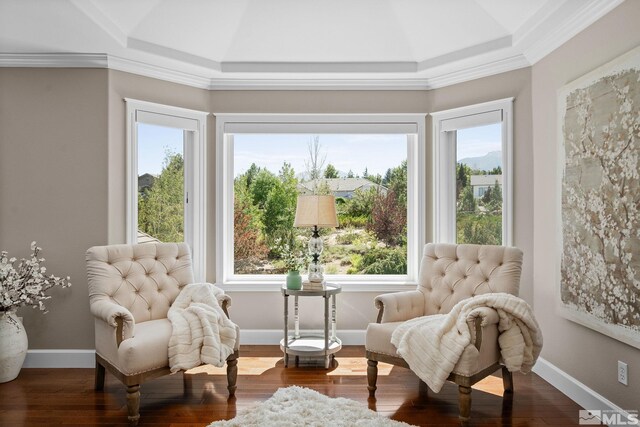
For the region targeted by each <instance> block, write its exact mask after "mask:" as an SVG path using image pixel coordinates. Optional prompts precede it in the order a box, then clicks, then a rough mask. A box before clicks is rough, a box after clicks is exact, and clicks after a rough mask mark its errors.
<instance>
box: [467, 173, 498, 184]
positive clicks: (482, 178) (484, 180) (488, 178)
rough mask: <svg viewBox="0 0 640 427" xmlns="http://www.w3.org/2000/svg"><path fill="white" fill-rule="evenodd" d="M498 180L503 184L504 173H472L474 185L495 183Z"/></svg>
mask: <svg viewBox="0 0 640 427" xmlns="http://www.w3.org/2000/svg"><path fill="white" fill-rule="evenodd" d="M496 181H498V185H502V175H471V186H472V187H476V186H483V187H484V186H490V185H495V184H496Z"/></svg>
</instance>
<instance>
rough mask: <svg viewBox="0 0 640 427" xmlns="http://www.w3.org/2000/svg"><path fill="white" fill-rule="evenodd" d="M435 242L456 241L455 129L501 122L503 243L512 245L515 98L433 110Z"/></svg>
mask: <svg viewBox="0 0 640 427" xmlns="http://www.w3.org/2000/svg"><path fill="white" fill-rule="evenodd" d="M431 116H432V119H433V120H432V124H433V126H432V128H433V158H434V180H433V194H434V201H435V203H434V215H433V218H434V224H433V230H434V241H435V242H441V243H455V242H456V200H455V194H456V176H455V175H456V174H455V166H456V148H457V147H456V145H457V144H456V139H455V136H456V132H455V131H456V130H459V129H466V128H470V127H476V126H482V125H487V124H492V123H501V124H502V197H503V203H502V244H503V245H504V246H512V245H513V98H505V99H499V100H496V101H490V102H485V103H482V104H476V105H470V106H467V107H461V108H455V109H451V110H446V111H439V112H436V113H431Z"/></svg>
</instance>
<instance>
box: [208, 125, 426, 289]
mask: <svg viewBox="0 0 640 427" xmlns="http://www.w3.org/2000/svg"><path fill="white" fill-rule="evenodd" d="M213 114H214V116H215V117H216V182H217V184H216V206H217V207H216V236H218V239H217V241H216V283H217V284H218V285H219V286H221V287H223V288H224V289H227V290H233V291H254V292H255V291H269V292H272V291H274V290H277V289H279V287H280V286H281V285H282V283H284V279H285V276H284V275H282V274H281V275H275V274H274V275H235V274H234V273H233V180H234V171H233V160H234V158H233V133H305V134H307V133H309V134H314V133H320V134H321V133H364V134H366V133H369V134H375V133H407V134H411V135H415V136H414V137H409V138H408V140H407V150H408V151H407V174H408V177H407V194H408V195H409V197H408V201H407V237H408V239H407V240H408V242H407V275H397V276H395V275H385V276H381V275H331V276H329V277H328V278H327V280H329V281H331V282H335V283H339V284H342V285H348V286H345V287H344V288H343V290H345V291H394V290H396V291H397V290H404V289H415V286H416V284H417V281H418V270H419V262H420V255H421V254H422V247H423V245H424V242H425V226H426V224H425V220H424V218H425V215H424V213H425V196H424V195H425V193H426V192H425V186H426V180H425V153H426V150H425V117H426V114H224V113H213ZM399 129H407V130H408V129H412V130H411V131H410V132H404V131H402V132H400V131H398V130H399Z"/></svg>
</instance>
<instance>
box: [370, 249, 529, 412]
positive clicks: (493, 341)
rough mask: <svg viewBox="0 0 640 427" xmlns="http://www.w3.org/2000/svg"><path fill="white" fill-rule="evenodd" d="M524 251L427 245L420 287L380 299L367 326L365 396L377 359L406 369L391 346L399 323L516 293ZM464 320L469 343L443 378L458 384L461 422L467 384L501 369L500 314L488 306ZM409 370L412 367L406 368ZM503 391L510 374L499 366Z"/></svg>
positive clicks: (468, 393) (372, 383) (468, 398)
mask: <svg viewBox="0 0 640 427" xmlns="http://www.w3.org/2000/svg"><path fill="white" fill-rule="evenodd" d="M521 268H522V251H520V250H519V249H517V248H509V247H504V246H481V245H454V244H433V243H430V244H427V245H426V246H425V247H424V255H423V257H422V261H421V264H420V276H419V282H418V288H417V289H416V290H414V291H407V292H397V293H392V294H384V295H379V296H378V297H376V299H375V305H376V307H377V308H378V309H379V313H378V319H377V322H376V323H370V324H369V326H368V327H367V336H366V345H365V347H366V355H367V365H368V366H367V379H368V382H369V386H368V389H369V395H370V396H371V397H374V395H375V391H376V388H377V387H376V381H377V377H378V367H377V365H378V361H382V362H386V363H391V364H393V365H398V366H403V367H405V368H409V365H408V364H407V363H406V362H405V361H404V360H403V359H402V357H401V356H400V355H399V354H398V353H397V350H396V348H395V346H394V345H393V344H391V335H392V334H393V331H394V330H395V329H396V327H397V326H398V325H400V324H401V323H403V322H404V321H406V320H409V319H413V318H416V317H420V316H429V315H434V314H442V313H448V312H449V311H450V310H451V309H452V308H453V306H454V305H456V304H457V303H458V302H460V301H462V300H463V299H466V298H470V297H473V296H475V295H479V294H484V293H490V292H505V293H509V294H512V295H517V294H518V288H519V285H520V272H521ZM476 314H477V317H475V318H473V319H467V323H468V324H469V330H470V331H471V338H472V344H470V345H469V346H468V347H467V348H465V350H464V352H463V353H462V356H461V358H460V360H459V361H458V363H457V364H456V366H455V367H454V370H453V372H452V373H451V375H449V378H447V380H449V381H452V382H454V383H456V384H457V385H458V395H459V406H460V419H461V420H462V421H463V422H466V421H468V419H469V415H470V412H471V386H472V385H473V384H475V383H476V382H478V381H480V380H481V379H483V378H484V377H486V376H488V375H490V374H492V373H493V372H495V371H496V370H498V369H500V367H501V365H500V349H499V346H498V321H499V319H498V313H497V312H496V311H495V310H493V309H490V308H482V309H480V310H478V311H476ZM409 369H410V368H409ZM502 379H503V384H504V389H505V392H506V393H512V392H513V380H512V376H511V372H509V371H508V370H507V369H506V368H505V367H502Z"/></svg>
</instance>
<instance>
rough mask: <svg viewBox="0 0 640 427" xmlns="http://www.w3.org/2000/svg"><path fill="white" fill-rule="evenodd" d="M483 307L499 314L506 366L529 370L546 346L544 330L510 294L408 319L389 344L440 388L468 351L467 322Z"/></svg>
mask: <svg viewBox="0 0 640 427" xmlns="http://www.w3.org/2000/svg"><path fill="white" fill-rule="evenodd" d="M482 307H489V308H492V309H494V310H496V311H497V313H498V316H499V319H500V321H499V323H498V331H499V332H500V335H499V337H498V343H499V345H500V352H501V354H502V359H503V363H504V364H505V366H506V367H507V369H509V371H512V372H513V371H522V372H525V373H526V372H529V371H531V368H532V367H533V365H534V364H535V362H536V360H537V358H538V355H539V354H540V350H541V349H542V333H541V332H540V328H539V327H538V323H537V322H536V319H535V318H534V316H533V310H532V309H531V307H530V306H529V304H527V303H526V302H525V301H524V300H522V299H520V298H518V297H515V296H513V295H510V294H506V293H491V294H482V295H478V296H475V297H473V298H467V299H465V300H462V301H460V302H459V303H458V304H456V305H455V306H454V307H453V308H452V309H451V311H450V312H449V313H447V314H437V315H433V316H424V317H418V318H416V319H412V320H409V321H406V322H404V323H402V324H401V325H400V326H398V327H397V328H396V330H395V331H394V332H393V335H392V337H391V343H392V344H393V345H395V346H396V348H397V349H398V354H400V355H401V356H402V357H403V358H404V360H405V361H406V362H407V363H408V364H409V366H410V367H411V370H412V371H413V372H415V373H416V375H418V377H420V379H422V380H423V381H424V382H425V383H427V385H428V386H429V388H431V389H432V390H433V391H435V392H439V391H440V389H441V388H442V386H443V385H444V383H445V381H446V380H447V377H448V376H449V374H450V373H451V372H453V368H454V367H455V366H456V363H458V360H459V359H460V356H461V355H462V353H463V351H464V349H465V348H466V347H467V346H468V345H470V344H471V339H472V335H471V331H470V330H469V324H468V323H467V321H468V320H469V319H473V318H475V317H478V315H481V313H482V311H481V308H482Z"/></svg>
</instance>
